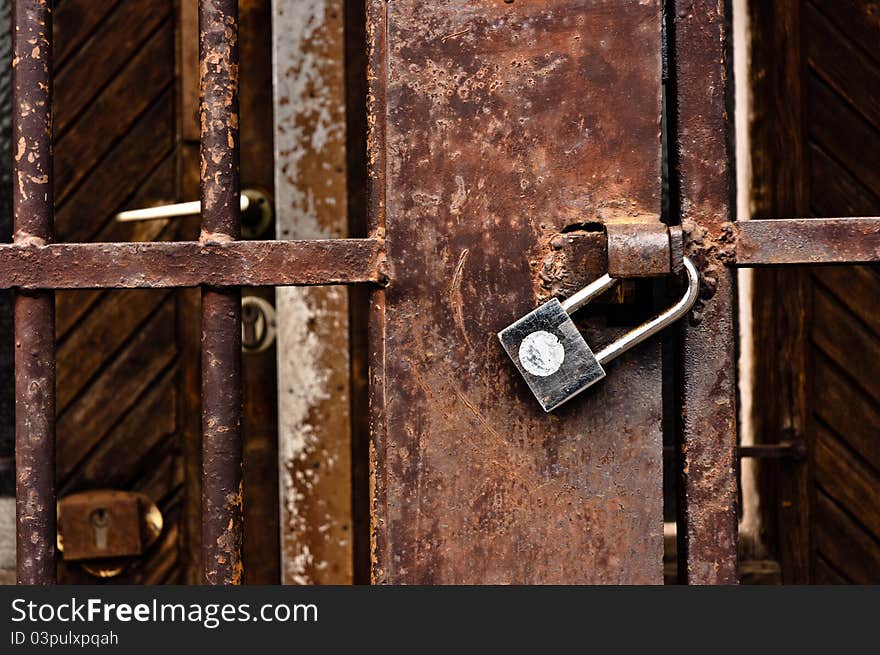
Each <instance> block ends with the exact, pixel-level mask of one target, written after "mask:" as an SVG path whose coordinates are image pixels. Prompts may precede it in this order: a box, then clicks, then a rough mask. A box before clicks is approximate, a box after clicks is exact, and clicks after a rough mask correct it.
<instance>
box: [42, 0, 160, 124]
mask: <svg viewBox="0 0 880 655" xmlns="http://www.w3.org/2000/svg"><path fill="white" fill-rule="evenodd" d="M171 10H172V2H171V0H133V1H131V0H130V1H129V2H126V3H125V4H124V5H123V6H122V7H121V8H120V9H119V10H118V11H115V12H113V13H112V14H110V16H109V17H108V18H107V20H105V21H103V22H101V23H100V24H99V26H98V28H97V29H96V30H95V32H94V34H93V35H92V37H91V38H90V39H89V41H88V42H87V43H86V44H84V45H83V46H82V47H80V48H78V49H77V50H76V52H75V53H74V54H73V56H72V57H71V58H70V61H69V65H68V66H66V67H65V68H64V69H63V70H62V71H61V72H60V73H58V74H57V75H56V76H55V79H54V86H53V89H52V91H53V97H52V102H53V104H54V106H55V114H54V116H53V119H54V124H53V129H54V131H55V138H56V139H58V138H59V137H60V136H61V135H63V134H64V132H65V131H66V130H67V128H68V126H69V125H70V124H71V123H72V122H73V121H75V120H76V118H77V116H79V114H80V113H81V112H82V111H83V109H85V108H86V106H88V104H89V103H90V102H92V101H93V100H94V99H95V97H96V96H97V95H98V94H99V93H100V92H101V90H102V89H103V88H104V87H105V86H106V85H107V84H108V83H109V82H111V81H112V80H113V79H114V78H115V77H116V76H117V75H119V73H120V71H121V69H122V68H123V67H124V66H125V65H126V63H127V62H128V61H129V59H131V57H132V56H134V54H136V53H137V52H138V50H139V49H140V48H142V47H143V46H144V42H145V41H146V39H147V38H148V37H149V36H150V34H152V33H153V32H154V31H155V30H156V28H157V27H158V26H159V25H160V24H161V23H162V22H164V21H165V20H166V19H167V18H168V16H170V15H171ZM163 29H166V30H171V29H172V28H171V26H170V25H167V26H165V27H163ZM109 119H110V117H109V116H108V117H107V119H105V120H109Z"/></svg>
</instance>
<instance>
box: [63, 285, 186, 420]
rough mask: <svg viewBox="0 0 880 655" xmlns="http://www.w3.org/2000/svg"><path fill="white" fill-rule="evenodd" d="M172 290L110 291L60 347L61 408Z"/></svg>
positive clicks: (110, 357)
mask: <svg viewBox="0 0 880 655" xmlns="http://www.w3.org/2000/svg"><path fill="white" fill-rule="evenodd" d="M168 294H169V292H168V291H151V290H140V289H137V290H135V289H132V290H127V291H122V292H118V293H110V294H107V295H105V296H104V297H103V299H102V300H101V301H99V302H98V303H97V305H96V306H95V308H94V309H93V310H92V311H91V312H89V314H88V316H87V317H85V319H84V320H83V321H82V322H81V323H80V324H79V325H78V326H77V328H76V331H75V332H74V333H73V334H72V335H71V337H70V338H69V339H67V340H65V341H64V343H63V344H61V345H60V346H59V347H58V349H57V354H56V358H55V361H56V365H55V366H56V370H57V374H56V375H57V383H56V384H57V386H58V392H57V400H56V403H57V408H58V412H59V413H60V412H63V411H64V410H65V409H66V408H67V405H68V404H69V403H70V402H71V401H72V400H73V399H74V398H75V397H76V396H78V395H79V393H80V391H81V390H82V388H83V387H84V386H85V385H86V384H88V383H89V381H90V380H91V379H92V376H94V375H95V374H96V373H97V372H98V371H99V370H100V369H101V368H102V367H103V366H104V365H105V364H106V363H107V362H108V361H109V360H110V359H112V358H113V357H114V355H115V354H116V350H117V348H119V347H120V346H121V345H122V344H124V343H125V342H126V341H128V339H129V337H130V336H131V334H132V333H133V332H136V331H137V330H138V329H139V328H140V326H141V325H142V324H143V323H144V322H145V321H146V320H147V318H148V317H149V316H150V315H151V314H152V313H153V312H154V311H155V310H156V309H157V308H158V307H159V305H161V304H162V303H163V302H165V300H166V299H167V298H168Z"/></svg>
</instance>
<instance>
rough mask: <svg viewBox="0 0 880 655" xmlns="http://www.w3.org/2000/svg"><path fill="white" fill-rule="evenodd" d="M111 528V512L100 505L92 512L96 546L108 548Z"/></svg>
mask: <svg viewBox="0 0 880 655" xmlns="http://www.w3.org/2000/svg"><path fill="white" fill-rule="evenodd" d="M109 528H110V513H109V512H108V511H107V510H106V509H104V508H103V507H100V508H98V509H96V510H95V511H94V512H92V529H93V530H94V531H95V548H97V549H98V550H107V530H108V529H109Z"/></svg>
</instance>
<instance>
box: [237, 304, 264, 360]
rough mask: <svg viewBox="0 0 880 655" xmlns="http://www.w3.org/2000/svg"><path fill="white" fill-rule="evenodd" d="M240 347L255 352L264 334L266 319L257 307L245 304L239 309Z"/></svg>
mask: <svg viewBox="0 0 880 655" xmlns="http://www.w3.org/2000/svg"><path fill="white" fill-rule="evenodd" d="M241 326H242V327H241V345H242V347H243V348H244V349H245V350H256V349H257V348H259V347H260V343H261V342H262V341H263V338H264V337H265V334H266V317H265V316H263V312H262V311H260V308H259V307H258V306H257V305H252V304H250V303H245V304H244V305H242V308H241Z"/></svg>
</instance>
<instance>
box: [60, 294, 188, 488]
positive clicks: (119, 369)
mask: <svg viewBox="0 0 880 655" xmlns="http://www.w3.org/2000/svg"><path fill="white" fill-rule="evenodd" d="M173 318H174V306H173V305H172V304H170V303H166V304H165V306H164V307H163V308H162V309H160V310H159V312H158V313H157V314H155V315H154V316H153V318H152V319H151V320H150V321H149V322H148V323H147V324H146V325H145V326H144V328H143V329H142V330H141V331H139V332H137V333H136V334H135V335H134V337H133V338H132V341H131V343H130V344H128V345H127V346H126V347H125V348H124V349H123V351H122V352H121V353H120V355H119V357H117V358H116V359H115V360H114V361H113V363H112V364H111V365H110V366H109V367H107V368H106V369H105V370H104V371H103V372H102V374H101V375H100V376H99V377H98V378H97V379H96V380H95V381H94V383H92V384H91V385H89V387H88V389H87V391H85V393H84V394H83V395H82V396H81V397H80V398H79V399H78V400H77V401H75V402H74V403H73V404H72V405H71V406H70V407H69V409H68V410H67V411H66V412H64V413H63V414H62V415H61V416H59V417H58V428H57V429H58V461H57V469H58V478H59V479H61V480H64V479H66V477H67V476H68V475H69V474H70V473H71V471H72V470H73V469H74V467H75V466H77V465H78V464H79V463H80V462H81V461H82V460H83V458H84V457H86V456H87V454H88V453H89V452H90V451H91V450H92V448H94V447H95V445H97V444H98V442H100V441H101V439H103V438H104V436H105V435H106V434H107V432H108V431H109V430H110V429H111V428H112V427H113V425H114V424H115V423H116V422H117V421H118V420H119V419H120V418H122V417H123V416H124V415H125V413H126V412H127V411H128V410H129V409H130V408H131V407H132V406H134V405H135V404H136V403H137V402H138V400H139V398H140V395H141V393H143V391H144V389H146V388H147V387H148V386H149V385H150V383H151V382H152V381H153V379H154V378H155V376H156V375H158V374H159V373H160V372H161V371H162V370H163V369H165V367H166V366H168V365H169V364H170V363H171V362H172V361H173V360H174V357H175V354H176V346H175V340H174V321H173ZM132 371H136V372H137V373H136V374H132Z"/></svg>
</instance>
